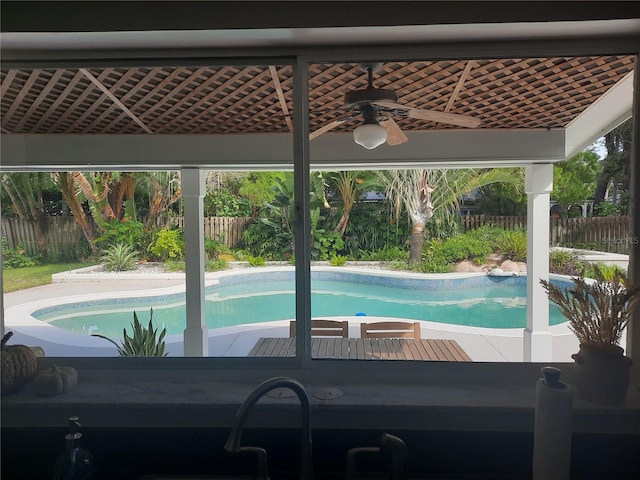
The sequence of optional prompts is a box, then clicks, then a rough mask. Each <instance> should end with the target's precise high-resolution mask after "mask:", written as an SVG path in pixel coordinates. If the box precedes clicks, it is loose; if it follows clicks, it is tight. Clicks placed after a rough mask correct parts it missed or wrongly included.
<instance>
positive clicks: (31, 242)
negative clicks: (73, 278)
mask: <svg viewBox="0 0 640 480" xmlns="http://www.w3.org/2000/svg"><path fill="white" fill-rule="evenodd" d="M0 225H1V227H2V237H3V238H6V239H7V244H8V245H9V247H10V248H17V247H18V246H20V247H21V248H24V251H25V253H27V254H28V255H35V254H36V253H38V247H37V239H36V230H35V228H34V225H33V223H31V222H25V221H23V220H21V219H19V218H4V217H3V218H2V222H1V224H0ZM45 232H46V233H45V238H46V243H47V255H49V256H50V257H59V258H78V257H79V256H80V253H81V245H83V244H84V245H86V242H84V241H83V240H84V235H83V234H82V230H80V227H78V224H77V223H76V220H75V218H73V217H47V220H46V223H45Z"/></svg>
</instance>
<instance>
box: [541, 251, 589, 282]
mask: <svg viewBox="0 0 640 480" xmlns="http://www.w3.org/2000/svg"><path fill="white" fill-rule="evenodd" d="M584 268H585V262H583V261H582V260H580V257H578V255H576V254H575V253H573V252H570V251H567V250H551V252H549V273H557V274H558V275H571V276H578V275H580V274H581V273H582V272H583V271H584Z"/></svg>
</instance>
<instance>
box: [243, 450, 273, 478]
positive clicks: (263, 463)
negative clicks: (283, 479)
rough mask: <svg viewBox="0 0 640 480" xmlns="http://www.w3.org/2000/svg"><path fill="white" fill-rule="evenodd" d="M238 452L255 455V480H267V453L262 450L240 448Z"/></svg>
mask: <svg viewBox="0 0 640 480" xmlns="http://www.w3.org/2000/svg"><path fill="white" fill-rule="evenodd" d="M239 452H249V453H255V454H256V455H257V456H258V476H257V480H269V469H268V468H267V451H266V450H265V449H264V448H260V447H240V450H239Z"/></svg>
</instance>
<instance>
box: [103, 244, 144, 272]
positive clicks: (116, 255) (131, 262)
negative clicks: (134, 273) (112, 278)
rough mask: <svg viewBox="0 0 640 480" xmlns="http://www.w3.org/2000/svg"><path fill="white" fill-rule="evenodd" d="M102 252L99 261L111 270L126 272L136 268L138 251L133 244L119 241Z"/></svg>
mask: <svg viewBox="0 0 640 480" xmlns="http://www.w3.org/2000/svg"><path fill="white" fill-rule="evenodd" d="M101 253H102V255H101V256H100V258H99V261H100V263H102V264H103V265H104V268H105V270H107V271H109V272H124V271H127V270H133V269H134V268H136V262H137V261H138V252H137V251H136V250H135V249H134V248H133V247H132V246H131V245H128V244H126V243H118V244H116V245H112V246H110V247H109V248H107V249H106V250H103V251H102V252H101Z"/></svg>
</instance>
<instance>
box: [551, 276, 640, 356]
mask: <svg viewBox="0 0 640 480" xmlns="http://www.w3.org/2000/svg"><path fill="white" fill-rule="evenodd" d="M594 272H595V273H594V276H595V279H589V278H585V277H584V276H583V275H580V276H577V277H572V279H573V281H574V286H573V287H569V288H567V287H562V286H558V285H554V284H552V283H550V282H548V281H546V280H540V283H541V284H542V286H543V288H544V289H545V290H546V292H547V294H548V295H549V299H550V300H551V301H552V302H553V303H555V304H556V305H557V306H558V308H559V309H560V312H561V313H562V314H563V315H564V316H565V317H566V318H567V319H568V320H569V328H570V329H571V331H572V332H573V333H575V335H576V337H578V340H579V341H580V344H581V345H588V346H592V347H595V348H601V349H606V348H608V347H609V346H610V345H618V343H619V342H620V337H621V336H622V332H623V330H624V328H625V327H626V326H627V323H628V322H629V319H630V318H631V315H632V313H633V311H634V309H635V308H636V307H637V305H638V302H640V287H638V286H635V285H633V284H632V282H631V280H630V279H629V278H628V277H627V276H626V275H625V274H624V273H623V272H621V271H619V270H616V271H615V272H613V273H612V274H611V275H605V274H604V273H603V271H602V270H601V268H600V267H599V266H597V265H596V266H595V268H594Z"/></svg>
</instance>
